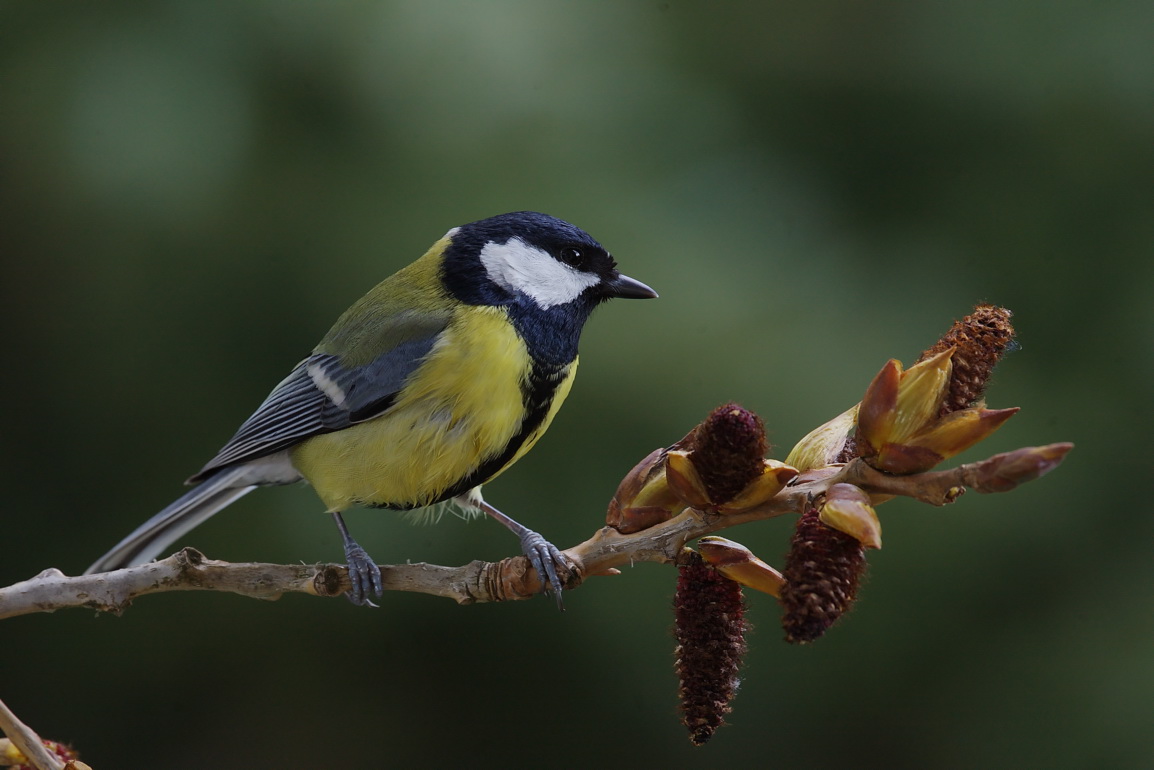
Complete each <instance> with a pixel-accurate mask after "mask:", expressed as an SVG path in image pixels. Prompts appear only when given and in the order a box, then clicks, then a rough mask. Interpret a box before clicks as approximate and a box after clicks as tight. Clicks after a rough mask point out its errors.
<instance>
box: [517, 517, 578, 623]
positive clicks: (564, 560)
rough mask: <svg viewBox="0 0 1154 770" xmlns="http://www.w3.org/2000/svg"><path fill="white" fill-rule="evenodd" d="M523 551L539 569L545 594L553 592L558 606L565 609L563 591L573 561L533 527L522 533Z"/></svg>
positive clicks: (538, 572) (535, 567)
mask: <svg viewBox="0 0 1154 770" xmlns="http://www.w3.org/2000/svg"><path fill="white" fill-rule="evenodd" d="M521 551H522V552H523V553H524V554H525V556H526V557H528V559H529V563H530V564H531V565H533V569H535V570H537V574H538V575H539V576H540V578H541V582H542V583H543V584H544V586H545V595H546V596H548V595H549V594H553V598H554V599H556V600H557V608H558V609H561V610H563V609H565V606H564V602H563V600H562V598H561V591H562V590H563V589H564V588H565V579H566V578H568V577H569V576H570V575H571V574H572V573H573V569H574V566H573V562H572V561H570V559H569V557H568V556H566V555H565V553H564V552H563V551H561V550H560V549H559V548H557V546H555V545H553V544H552V543H550V542H549V541H548V540H546V539H545V538H543V537H541V536H540V535H539V534H537V533H536V532H534V531H533V530H531V529H526V530H525V531H524V532H523V533H522V534H521Z"/></svg>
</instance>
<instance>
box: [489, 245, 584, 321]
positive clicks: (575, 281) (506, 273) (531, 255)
mask: <svg viewBox="0 0 1154 770" xmlns="http://www.w3.org/2000/svg"><path fill="white" fill-rule="evenodd" d="M481 264H482V265H484V266H485V272H487V273H488V274H489V278H490V279H491V280H492V281H493V283H495V284H497V285H498V286H500V287H502V288H503V289H507V290H509V291H519V292H521V293H522V294H528V295H529V296H530V297H532V299H533V301H534V302H536V303H537V306H538V307H540V308H541V309H542V310H546V309H548V308H551V307H553V306H554V305H564V304H565V303H567V302H572V301H573V300H575V299H577V297H579V296H581V292H583V291H585V290H586V289H588V288H589V287H590V286H595V285H596V284H597V283H598V282H599V281H600V280H601V279H600V278H598V277H597V276H596V275H594V274H592V273H583V272H581V271H580V270H575V269H573V268H571V267H569V266H568V265H565V264H562V263H561V262H558V261H557V260H555V259H553V257H551V256H549V254H547V253H546V252H544V251H542V250H541V249H538V248H536V247H534V246H530V245H529V244H527V243H525V242H524V241H523V240H521V239H520V238H510V239H509V240H508V241H507V242H506V243H493V242H489V243H486V244H485V247H484V248H483V249H481Z"/></svg>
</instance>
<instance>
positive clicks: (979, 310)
mask: <svg viewBox="0 0 1154 770" xmlns="http://www.w3.org/2000/svg"><path fill="white" fill-rule="evenodd" d="M1011 315H1012V314H1011V313H1010V311H1009V310H1007V309H1005V308H1003V307H997V306H996V305H978V306H977V307H975V308H974V312H972V313H970V314H969V315H968V316H966V317H965V318H963V319H962V320H960V321H954V325H953V326H951V327H950V330H949V331H947V332H946V333H945V334H943V335H942V338H941V339H940V340H938V341H937V343H935V344H934V345H933V346H932V347H930V348H928V349H927V350H926V351H925V352H924V353H922V355H921V357H920V358H919V359H918V360H919V361H924V360H925V359H927V358H929V357H930V356H933V355H935V354H937V353H940V352H942V351H943V350H946V349H947V348H951V347H952V348H956V350H954V357H953V370H952V373H951V374H950V387H949V392H948V393H947V394H946V397H945V399H944V401H943V402H942V407H941V411H940V414H942V415H946V414H949V413H950V412H956V411H959V410H961V409H965V408H967V407H970V406H973V405H974V404H976V403H977V402H979V401H981V399H982V396H983V395H984V394H985V392H986V385H987V384H988V383H989V381H990V375H992V374H993V371H994V366H995V365H996V364H997V363H998V361H1000V360H1001V358H1002V355H1003V354H1004V353H1005V352H1006V350H1007V349H1008V348H1009V347H1010V346H1011V345H1012V344H1013V342H1014V327H1013V325H1011V324H1010V316H1011Z"/></svg>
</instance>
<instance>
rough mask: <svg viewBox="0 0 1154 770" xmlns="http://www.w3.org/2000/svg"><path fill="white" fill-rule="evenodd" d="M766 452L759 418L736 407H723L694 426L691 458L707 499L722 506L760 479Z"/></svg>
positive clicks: (767, 448) (763, 431)
mask: <svg viewBox="0 0 1154 770" xmlns="http://www.w3.org/2000/svg"><path fill="white" fill-rule="evenodd" d="M768 452H769V442H768V441H767V440H766V438H765V423H763V422H762V421H761V418H760V417H759V416H757V414H755V413H753V412H751V411H749V410H748V409H746V408H744V407H741V406H738V405H737V404H725V405H724V406H719V407H717V408H716V409H714V410H713V411H712V412H710V414H709V416H708V417H706V418H705V420H704V421H703V422H702V423H701V424H700V425H699V426H697V429H696V431H695V432H694V438H693V452H692V454H691V456H692V458H693V464H694V466H695V467H696V468H697V473H698V474H699V475H700V476H701V482H702V484H704V485H705V491H706V493H707V494H708V495H709V499H710V500H711V501H712V502H714V503H716V504H718V505H721V504H724V503H728V502H729V501H730V500H732V499H733V498H735V497H737V495H739V494H740V493H741V492H742V490H744V489H745V488H746V487H747V486H748V485H749V484H750V483H752V482H753V481H754V480H756V479H757V478H758V477H760V476H761V473H762V468H763V467H764V458H765V455H766V454H767V453H768Z"/></svg>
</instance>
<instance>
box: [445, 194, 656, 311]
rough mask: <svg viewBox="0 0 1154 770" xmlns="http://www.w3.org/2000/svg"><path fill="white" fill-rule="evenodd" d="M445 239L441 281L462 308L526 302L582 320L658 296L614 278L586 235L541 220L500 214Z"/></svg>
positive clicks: (613, 266) (611, 265)
mask: <svg viewBox="0 0 1154 770" xmlns="http://www.w3.org/2000/svg"><path fill="white" fill-rule="evenodd" d="M447 237H448V238H449V240H450V242H449V245H448V246H447V247H446V249H445V252H444V263H443V270H442V280H443V281H444V284H445V287H446V289H448V291H449V292H450V293H451V294H452V295H453V296H454V297H456V298H457V299H458V300H460V301H462V302H465V303H467V304H471V305H517V304H521V305H525V304H528V303H531V306H532V307H534V308H535V309H536V310H539V311H549V310H551V309H553V308H558V309H561V308H571V309H572V310H574V311H577V312H578V313H580V314H581V315H582V316H584V315H587V314H588V312H589V311H590V310H592V309H593V307H595V306H596V305H598V304H599V303H601V302H603V301H605V300H607V299H612V298H613V297H622V298H628V299H644V298H652V297H656V296H657V292H655V291H653V289H651V288H649V287H648V286H646V285H645V284H643V283H641V282H640V281H636V280H634V279H632V278H630V277H628V276H625V275H622V274H621V273H619V272H618V271H617V263H616V262H614V260H613V257H611V256H610V255H609V252H607V251H606V250H605V249H604V248H603V247H602V246H601V244H599V243H598V242H597V241H595V240H593V238H592V237H590V235H589V234H588V233H586V232H585V231H584V230H582V229H580V228H579V227H575V226H573V225H571V224H569V223H568V222H564V221H562V220H560V219H557V218H555V217H551V216H549V215H547V214H538V213H536V212H532V211H518V212H514V213H512V214H501V215H499V216H495V217H490V218H488V219H482V220H480V221H478V222H473V223H471V224H467V225H462V226H461V227H455V228H453V229H452V230H450V231H449V232H448V233H447ZM530 309H532V308H530Z"/></svg>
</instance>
